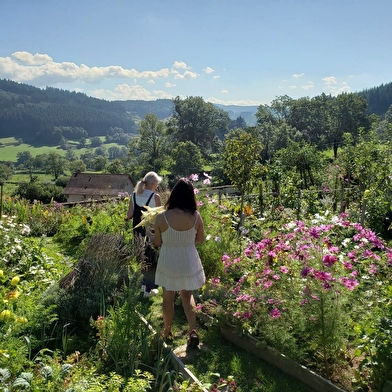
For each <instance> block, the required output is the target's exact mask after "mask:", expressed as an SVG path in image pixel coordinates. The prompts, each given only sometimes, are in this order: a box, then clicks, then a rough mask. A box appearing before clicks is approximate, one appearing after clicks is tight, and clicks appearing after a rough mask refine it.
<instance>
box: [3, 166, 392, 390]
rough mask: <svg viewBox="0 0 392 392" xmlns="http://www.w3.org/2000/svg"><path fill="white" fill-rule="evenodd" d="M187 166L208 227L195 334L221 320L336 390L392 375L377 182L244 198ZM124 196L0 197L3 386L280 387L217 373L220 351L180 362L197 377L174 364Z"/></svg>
mask: <svg viewBox="0 0 392 392" xmlns="http://www.w3.org/2000/svg"><path fill="white" fill-rule="evenodd" d="M190 178H191V179H192V180H193V181H194V184H195V189H196V190H195V192H196V193H197V194H196V197H197V200H198V207H199V211H200V213H201V215H202V217H203V220H204V225H205V234H206V238H205V242H204V243H203V244H202V245H200V247H199V248H198V249H199V253H200V256H201V258H202V260H203V264H204V268H205V272H206V277H207V282H206V284H205V286H204V287H203V288H202V289H201V290H200V292H198V293H195V294H196V301H197V310H198V312H199V314H200V317H201V319H205V317H204V316H207V321H205V322H204V323H203V324H204V328H205V329H204V330H203V331H202V332H201V337H202V339H203V338H205V339H206V341H208V339H209V337H210V336H213V338H212V339H213V340H215V341H217V339H218V338H217V335H210V334H216V333H217V331H219V330H220V328H222V327H224V328H230V329H231V330H232V331H235V333H236V334H237V335H238V336H243V337H252V338H255V339H257V340H258V341H259V342H260V349H261V350H262V349H263V348H264V347H267V346H268V347H271V348H273V349H274V350H276V352H277V353H280V354H283V355H285V356H286V357H287V358H290V359H292V360H293V361H295V362H297V363H299V364H301V365H303V366H305V367H306V368H308V369H309V370H311V371H313V372H315V373H317V374H318V375H320V376H321V377H323V378H325V379H327V380H329V381H331V382H332V383H333V384H335V385H336V386H338V387H340V388H341V389H343V390H346V391H382V390H383V388H384V386H385V383H386V382H387V380H390V379H391V378H392V375H391V371H392V354H391V353H392V307H391V305H392V286H391V285H390V282H391V278H392V277H391V271H392V268H391V267H392V248H391V243H390V239H388V237H387V236H384V238H383V237H381V236H380V235H378V234H376V231H375V228H371V227H370V226H371V225H367V224H366V222H372V220H371V218H372V215H371V213H372V206H374V205H376V202H377V200H378V199H377V197H378V195H377V194H376V193H370V192H369V191H366V192H364V193H363V194H362V196H361V198H360V200H361V203H359V204H356V203H354V202H352V201H353V200H354V199H355V200H357V195H355V197H356V198H354V196H351V197H352V200H351V203H350V208H349V209H346V210H345V211H337V210H336V208H334V204H336V203H335V201H334V197H333V196H334V193H333V192H332V191H329V190H328V189H327V188H325V189H323V192H320V191H317V192H316V191H314V190H309V191H303V192H302V193H301V195H299V194H298V191H297V189H296V188H295V187H293V186H292V185H290V184H289V183H287V184H285V185H282V186H281V188H280V193H279V195H277V194H276V193H273V192H271V193H263V194H260V193H258V194H247V195H245V197H243V198H241V197H239V196H231V197H229V196H226V195H225V194H221V193H219V194H218V193H216V192H215V191H214V190H213V188H211V187H210V186H209V183H210V179H211V178H210V176H209V175H207V174H205V175H202V174H200V175H199V176H198V175H191V176H190ZM162 194H163V198H164V195H165V190H163V193H162ZM299 196H300V197H299ZM364 200H366V201H367V203H364V202H363V201H364ZM128 201H129V198H128V197H127V195H122V197H119V198H116V199H113V200H112V199H108V200H106V201H104V202H99V203H98V202H91V204H88V205H83V206H82V205H79V206H74V207H72V208H65V207H64V206H63V205H62V204H59V203H56V202H52V203H50V205H43V204H41V203H40V202H36V203H33V204H30V203H28V202H26V201H25V200H23V199H20V198H17V197H9V196H6V197H5V199H4V202H3V205H2V211H3V215H2V217H1V220H0V226H1V228H0V229H1V230H0V244H1V247H0V283H1V286H0V296H1V303H0V342H1V344H0V385H1V388H2V390H7V391H19V390H32V391H42V390H45V391H67V392H71V391H128V392H129V391H141V392H143V391H169V390H173V391H180V390H184V391H200V390H203V389H202V388H204V390H208V391H218V390H226V391H234V390H237V391H246V392H250V391H251V390H263V391H271V392H272V391H278V390H279V389H274V388H278V387H277V386H276V385H275V386H273V385H272V383H270V384H268V383H266V384H263V383H261V384H260V385H258V386H257V388H258V389H251V387H249V384H246V383H247V381H246V379H245V377H243V376H242V375H241V374H242V372H244V370H243V369H242V370H238V366H237V372H236V374H234V375H233V374H231V373H229V371H232V370H233V369H232V368H231V369H229V368H228V367H226V368H224V371H227V373H226V374H223V373H222V372H219V369H218V366H219V365H218V362H219V361H216V362H213V363H214V366H216V369H208V370H207V371H206V373H205V374H197V370H198V369H200V367H199V365H198V364H189V365H188V366H189V367H190V368H191V369H194V371H195V373H196V374H197V376H199V377H200V379H201V381H202V385H200V384H193V385H192V384H191V383H190V382H189V380H186V379H183V378H182V376H181V374H178V373H176V372H175V371H173V369H172V368H171V364H170V360H169V358H170V352H171V348H170V347H165V346H164V345H163V344H162V342H161V341H160V338H159V334H154V333H152V329H153V330H157V331H159V330H160V329H161V327H162V325H161V319H160V316H159V314H160V313H159V305H160V301H159V296H158V297H156V298H153V299H151V300H150V299H143V298H142V295H141V292H140V286H141V279H142V273H143V268H144V265H143V262H142V261H141V260H142V251H143V244H139V246H134V245H133V244H134V242H133V238H132V230H129V227H128V226H127V223H126V222H124V217H125V213H126V210H127V205H128ZM364 204H366V205H367V206H368V210H367V212H366V214H365V215H366V216H367V218H368V219H367V221H366V222H361V216H362V215H361V214H362V213H363V206H364ZM388 241H389V243H388ZM157 309H158V310H157ZM140 316H142V317H140ZM145 321H147V323H146V322H145ZM180 329H181V327H180V326H178V334H177V335H175V338H176V339H178V343H181V342H182V341H183V340H185V336H182V335H181V330H180ZM211 347H213V345H212V343H211ZM228 347H231V346H228ZM216 350H218V348H216ZM211 351H213V348H212V349H211ZM233 352H234V348H233ZM222 355H223V354H222ZM238 355H240V354H238ZM252 360H253V359H252ZM200 361H202V360H201V359H200ZM260 366H261V365H260ZM277 374H279V373H277ZM279 377H282V378H283V376H282V375H280V374H279V375H278V376H277V378H279ZM259 378H262V377H261V376H259ZM248 382H249V380H248ZM250 383H253V384H254V383H255V381H254V379H253V380H250ZM281 388H282V387H281ZM280 390H282V389H280ZM286 390H288V389H286ZM290 390H292V391H298V392H299V391H305V390H307V389H305V388H303V389H301V387H300V385H299V386H295V385H294V384H292V388H291V389H290Z"/></svg>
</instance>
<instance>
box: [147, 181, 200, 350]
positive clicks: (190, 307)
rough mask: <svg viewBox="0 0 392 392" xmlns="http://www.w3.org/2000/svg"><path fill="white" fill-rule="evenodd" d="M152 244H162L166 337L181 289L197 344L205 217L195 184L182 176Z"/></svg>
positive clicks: (158, 280)
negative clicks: (197, 295) (199, 247)
mask: <svg viewBox="0 0 392 392" xmlns="http://www.w3.org/2000/svg"><path fill="white" fill-rule="evenodd" d="M147 235H148V236H150V237H151V240H152V242H153V244H154V245H155V246H157V247H159V246H160V247H161V248H160V251H159V257H158V265H157V269H156V272H155V284H156V285H159V286H161V287H162V289H163V302H162V312H163V323H164V331H163V337H164V339H172V337H173V335H172V331H171V327H172V321H173V316H174V300H175V294H176V291H179V292H180V296H181V301H182V306H183V308H184V312H185V315H186V318H187V321H188V325H189V336H188V344H189V345H190V346H193V347H196V346H198V344H199V336H198V334H197V329H196V313H195V300H194V297H193V294H192V291H193V290H197V289H199V288H201V287H202V286H203V285H204V282H205V275H204V269H203V265H202V263H201V260H200V257H199V254H198V252H197V249H196V244H201V243H202V242H203V241H204V224H203V219H202V217H201V215H200V214H199V212H198V211H197V204H196V198H195V193H194V188H193V185H192V183H191V182H190V181H188V180H186V179H184V178H181V179H180V180H178V182H177V183H176V185H175V186H174V188H173V189H172V191H171V193H170V196H169V199H168V201H167V202H166V204H165V211H164V212H162V213H160V214H158V215H157V217H156V220H155V225H154V234H152V233H151V232H150V231H148V232H147Z"/></svg>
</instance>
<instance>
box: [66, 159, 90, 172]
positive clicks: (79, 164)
mask: <svg viewBox="0 0 392 392" xmlns="http://www.w3.org/2000/svg"><path fill="white" fill-rule="evenodd" d="M68 169H69V170H70V172H71V173H76V172H78V171H80V172H85V171H86V164H85V163H84V162H83V161H82V160H81V159H75V160H73V161H71V162H69V163H68Z"/></svg>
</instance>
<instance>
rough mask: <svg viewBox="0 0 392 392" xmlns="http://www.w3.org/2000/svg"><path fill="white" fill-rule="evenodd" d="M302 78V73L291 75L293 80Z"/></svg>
mask: <svg viewBox="0 0 392 392" xmlns="http://www.w3.org/2000/svg"><path fill="white" fill-rule="evenodd" d="M303 76H305V74H304V73H300V74H294V75H293V78H294V79H298V78H302V77H303Z"/></svg>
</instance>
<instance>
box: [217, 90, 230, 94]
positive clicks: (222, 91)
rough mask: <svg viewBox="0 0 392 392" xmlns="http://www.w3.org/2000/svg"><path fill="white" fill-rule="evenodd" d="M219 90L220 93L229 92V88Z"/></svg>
mask: <svg viewBox="0 0 392 392" xmlns="http://www.w3.org/2000/svg"><path fill="white" fill-rule="evenodd" d="M219 92H220V93H222V94H227V93H228V92H229V90H221V91H219Z"/></svg>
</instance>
